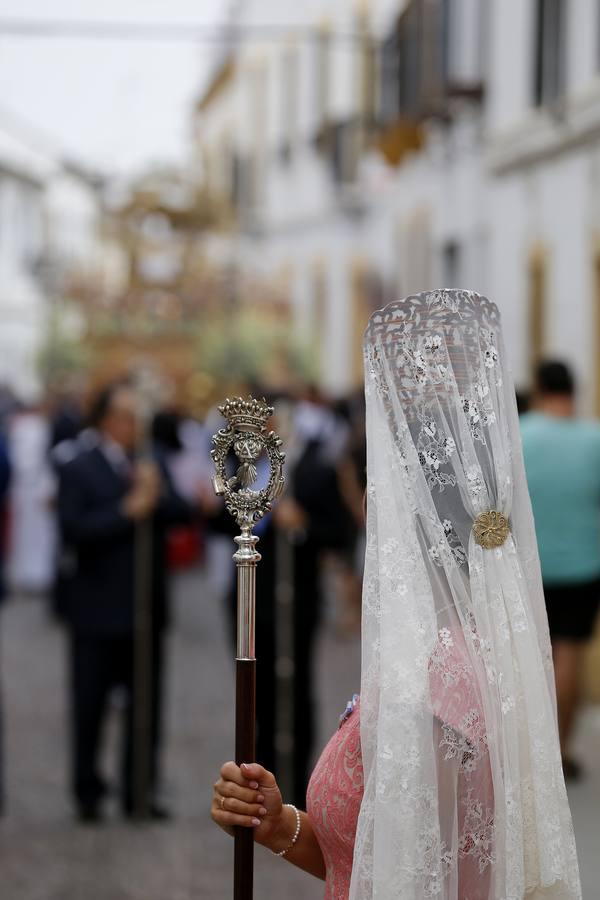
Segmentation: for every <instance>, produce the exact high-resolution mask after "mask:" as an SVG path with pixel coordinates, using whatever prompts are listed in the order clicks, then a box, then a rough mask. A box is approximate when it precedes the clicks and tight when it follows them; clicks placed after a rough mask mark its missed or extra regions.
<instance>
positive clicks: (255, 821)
mask: <svg viewBox="0 0 600 900" xmlns="http://www.w3.org/2000/svg"><path fill="white" fill-rule="evenodd" d="M252 824H253V825H260V824H261V821H260V819H252Z"/></svg>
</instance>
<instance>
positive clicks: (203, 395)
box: [0, 0, 600, 900]
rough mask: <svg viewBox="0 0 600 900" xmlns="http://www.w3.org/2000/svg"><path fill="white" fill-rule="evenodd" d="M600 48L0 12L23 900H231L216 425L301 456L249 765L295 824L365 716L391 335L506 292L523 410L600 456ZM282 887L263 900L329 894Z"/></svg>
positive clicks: (400, 9) (108, 13) (566, 41)
mask: <svg viewBox="0 0 600 900" xmlns="http://www.w3.org/2000/svg"><path fill="white" fill-rule="evenodd" d="M598 35H600V6H599V4H597V3H596V2H593V0H577V2H574V3H569V2H568V0H520V2H518V3H517V2H506V0H487V2H479V0H305V2H304V3H303V4H295V3H291V2H289V0H277V2H275V0H203V2H201V3H198V2H197V0H171V2H170V3H169V4H168V6H166V5H165V4H163V3H159V2H152V0H146V2H142V0H119V2H116V0H105V2H103V3H102V4H100V3H97V2H88V3H86V4H81V3H76V2H74V0H55V2H53V3H52V4H50V5H49V4H45V3H43V2H42V0H21V2H20V3H19V5H18V9H15V8H14V5H13V4H9V3H8V2H7V0H0V495H1V497H2V517H1V522H2V525H1V531H2V550H1V553H0V560H1V563H2V570H3V581H4V599H3V601H2V607H1V609H0V647H1V659H0V696H1V706H0V710H1V711H0V723H1V724H0V796H1V798H2V800H3V803H2V811H3V814H2V817H1V818H0V883H1V884H2V889H1V894H2V900H34V898H35V900H134V898H135V900H165V898H167V897H168V898H169V900H188V898H189V900H192V898H196V897H206V898H211V900H212V898H215V900H221V898H223V900H225V898H227V897H229V896H231V889H230V883H231V856H232V854H231V849H232V848H231V842H230V841H228V839H227V838H225V836H224V835H222V834H221V833H220V832H219V831H218V830H217V828H216V827H215V826H214V825H213V824H212V823H211V822H210V819H209V816H208V807H209V803H210V796H211V789H212V784H213V782H214V781H215V779H216V777H217V774H218V769H219V766H220V764H221V763H222V762H223V761H225V760H226V759H229V758H230V757H231V755H232V747H233V712H232V699H233V665H232V662H231V660H232V658H233V642H232V608H233V594H232V586H233V572H232V564H231V561H230V557H231V554H232V553H233V550H234V545H233V541H232V538H233V535H234V534H235V531H234V530H232V526H231V525H230V524H229V520H228V518H227V516H226V514H225V513H224V511H223V510H222V509H221V507H220V506H219V504H218V503H217V502H216V501H215V500H214V498H213V496H212V488H211V481H210V478H211V474H212V469H211V465H212V464H211V461H210V457H209V451H210V446H211V444H210V438H211V436H212V434H213V433H214V432H215V431H216V430H217V429H218V428H219V427H221V426H222V424H223V420H222V419H221V417H220V416H219V414H218V411H217V408H216V407H217V405H218V403H220V402H221V401H222V400H223V399H224V398H225V397H227V396H236V395H245V394H247V392H248V391H252V393H253V394H254V395H255V396H257V395H258V396H263V395H264V396H266V397H267V398H268V399H269V401H270V402H272V403H273V404H274V406H275V419H274V427H275V428H276V429H277V430H278V431H279V432H280V433H281V434H282V437H283V438H284V443H285V446H286V450H287V451H288V459H289V463H288V467H289V474H290V476H291V477H290V486H289V489H288V494H287V496H286V497H285V498H284V500H283V501H282V502H281V504H280V507H279V509H278V510H275V512H274V514H273V515H272V516H271V517H269V519H268V520H267V521H266V522H265V523H264V530H263V531H261V532H260V535H261V545H260V549H261V552H263V556H264V559H263V563H261V566H263V574H262V582H261V580H259V621H258V628H259V638H258V641H259V658H262V659H263V670H262V674H261V673H260V672H259V716H260V715H261V710H262V718H263V721H262V723H259V729H260V736H259V753H260V754H261V761H264V762H265V764H266V765H272V766H273V767H275V766H279V771H281V772H282V779H283V780H284V782H285V784H286V787H287V793H286V796H287V797H288V798H294V799H295V801H296V802H297V803H298V804H299V805H301V804H302V803H303V798H302V793H303V785H305V782H306V777H307V774H308V772H309V771H310V768H311V765H312V764H313V763H314V761H315V758H316V756H317V755H318V752H319V749H320V748H321V747H322V746H323V744H324V743H325V741H326V740H327V738H328V735H329V734H330V733H331V732H332V731H333V730H334V729H335V727H336V724H337V717H338V715H339V713H341V712H342V711H343V709H344V706H345V704H346V701H347V700H348V699H349V698H350V697H351V695H352V693H353V692H354V691H357V690H358V689H359V686H360V674H359V672H360V649H359V622H360V590H361V551H362V549H363V524H364V523H363V512H362V492H363V489H364V474H365V473H364V468H365V451H364V421H363V404H362V396H361V390H362V354H361V341H362V334H363V331H364V327H365V325H366V322H367V320H368V318H369V316H370V314H371V313H372V312H373V311H374V310H375V309H378V308H380V307H382V306H383V305H385V304H386V303H387V302H389V301H390V300H391V299H394V298H397V297H399V296H402V295H406V294H409V293H411V292H416V291H421V290H430V289H435V288H437V287H440V286H447V287H465V288H469V289H472V290H475V291H478V292H480V293H482V294H485V295H487V296H489V297H490V298H492V299H494V300H495V301H496V302H497V303H498V305H499V306H500V309H501V312H502V316H503V321H504V332H505V340H506V343H507V345H508V350H509V355H510V358H511V361H512V367H513V374H514V377H515V382H516V386H517V389H518V392H519V402H520V404H521V407H522V410H523V412H526V410H527V409H533V410H534V412H533V413H532V415H535V416H540V415H543V416H544V417H545V418H546V419H550V420H552V421H554V419H555V418H559V419H561V420H562V419H564V418H569V419H571V418H576V419H577V421H579V418H581V419H585V420H586V421H587V424H588V425H589V427H590V428H591V429H592V430H591V431H589V432H586V435H587V437H586V438H585V440H588V438H589V440H591V441H596V445H600V440H597V437H595V436H597V434H600V432H598V431H597V429H598V428H600V426H599V425H598V422H597V419H598V417H600V40H599V38H598ZM548 360H551V361H555V363H556V362H557V361H558V363H559V369H556V366H555V368H551V369H549V370H548V369H544V370H543V372H545V373H546V374H545V375H544V377H543V378H541V380H540V375H539V373H540V371H541V370H540V368H539V366H540V364H542V363H544V362H545V361H548ZM560 364H564V366H563V368H560ZM557 371H558V372H559V374H560V373H561V372H562V375H561V377H560V378H558V381H557V378H556V377H555V376H556V372H557ZM548 373H550V374H548ZM542 382H543V383H542ZM548 396H550V400H548ZM556 396H558V397H559V401H558V404H557V402H556ZM544 404H545V405H544ZM531 421H532V420H531V419H529V422H530V423H531ZM534 425H535V422H534ZM586 427H587V425H586ZM526 432H527V429H526V428H524V434H526ZM530 432H531V429H530ZM140 434H143V440H140V437H139V436H140ZM590 435H591V437H589V436H590ZM534 437H535V435H534ZM561 440H562V438H561ZM557 441H558V438H557ZM556 446H558V443H557V444H556ZM561 446H563V445H562V444H561ZM526 450H527V447H526ZM536 452H537V451H536ZM536 452H534V453H532V456H531V458H532V459H533V463H532V462H530V460H529V459H528V477H530V479H531V483H532V484H533V483H534V482H535V483H536V486H537V487H536V490H539V492H540V495H543V494H544V491H545V490H546V488H547V487H548V485H549V484H550V485H551V484H553V483H559V484H561V485H564V486H565V491H566V493H567V494H568V489H567V487H566V485H567V484H568V483H569V482H568V477H574V475H573V473H572V472H571V473H570V475H569V476H568V473H566V472H565V475H564V481H563V480H562V476H561V475H558V476H554V475H552V474H551V473H549V472H548V471H547V470H546V469H545V470H544V472H543V473H542V472H541V469H540V470H538V468H537V466H536V462H535V460H536ZM594 452H596V451H594ZM555 455H556V456H557V457H558V460H557V464H558V465H560V462H561V460H563V459H564V458H565V453H564V452H563V451H562V450H561V452H560V453H558V452H557V453H556V454H555ZM142 457H143V458H142ZM594 459H597V472H596V470H594V471H595V473H596V474H595V478H596V479H600V452H598V454H597V456H596V457H594ZM575 468H577V466H575ZM575 474H576V473H575ZM592 474H594V473H592ZM538 476H539V477H538ZM536 478H537V480H536ZM540 479H541V486H540ZM544 479H545V481H544ZM591 491H592V488H588V494H589V493H590V492H591ZM570 499H571V501H572V499H573V498H572V496H571V497H570ZM567 500H569V497H567ZM540 502H541V501H540ZM593 503H594V504H595V503H598V504H600V499H599V498H596V497H595V495H594V500H593ZM535 505H536V504H535V496H534V512H535ZM571 505H572V506H574V507H575V512H574V513H573V515H574V516H575V517H577V507H578V504H577V503H576V502H575V503H572V504H571ZM567 506H568V503H566V504H565V506H563V503H562V500H561V502H560V504H559V505H558V507H557V505H556V503H555V504H554V506H553V509H554V510H555V511H556V510H557V509H558V510H559V511H562V513H563V515H564V516H566V515H567V512H566V510H567ZM540 508H542V507H541V506H540ZM590 514H591V515H592V516H594V515H595V516H596V518H595V519H594V520H593V522H594V524H593V528H596V527H600V506H599V507H598V509H595V507H594V508H592V510H591V513H590ZM559 519H560V516H559ZM144 523H151V528H150V526H149V528H148V530H149V531H150V530H151V531H152V541H153V542H154V543H153V552H152V553H150V552H146V557H145V561H146V563H147V566H146V569H145V568H144V563H143V562H142V563H140V558H141V559H142V560H143V559H144V555H143V554H142V555H141V556H140V553H139V552H138V549H136V548H139V546H141V542H140V540H139V535H140V534H141V533H142V532H143V531H144ZM559 524H560V527H558V526H557V527H556V528H555V532H562V533H564V535H568V534H576V533H578V532H577V528H578V527H583V526H582V524H581V522H579V525H578V523H577V522H575V521H574V520H573V521H570V520H569V521H567V520H566V519H565V521H564V522H562V521H561V522H560V523H559ZM587 533H588V536H589V529H588V530H587ZM540 542H542V536H541V535H540ZM148 546H149V545H147V547H148ZM542 549H543V548H542ZM593 552H597V556H598V560H600V542H599V543H598V547H597V550H596V551H593V548H592V555H593ZM547 553H548V554H549V556H550V557H552V558H554V559H556V554H554V553H553V551H552V550H550V551H548V550H547ZM567 555H568V554H567ZM572 562H573V560H569V563H572ZM576 562H577V561H576ZM584 562H585V565H584V568H585V571H586V573H587V575H586V578H587V580H585V579H584V578H583V575H581V577H579V574H578V572H577V571H576V569H577V566H576V564H575V563H573V566H575V568H574V569H573V568H571V569H569V570H568V571H567V568H568V567H567V568H565V571H564V573H563V574H564V577H562V574H561V572H558V575H557V573H556V572H553V573H552V575H551V577H550V578H549V580H548V584H549V585H550V587H552V588H554V587H556V584H558V585H559V587H560V589H561V591H562V592H563V594H564V592H565V590H567V588H566V587H565V585H567V586H569V585H570V584H571V582H573V583H574V584H576V585H577V586H578V587H581V583H583V581H584V580H585V584H586V586H588V587H589V585H588V582H589V584H590V585H591V588H589V590H587V593H586V596H585V604H586V610H587V611H588V612H587V614H586V622H585V623H582V622H581V621H580V618H577V624H576V629H575V630H576V631H577V634H576V635H575V638H573V635H572V634H567V635H566V637H567V640H566V643H567V644H568V647H567V651H568V653H569V652H570V651H571V650H573V646H572V645H573V643H576V645H577V646H576V656H575V655H573V654H572V655H571V656H569V655H568V653H567V656H564V657H561V666H562V664H563V663H564V666H565V668H564V669H562V668H561V671H565V672H567V682H568V681H569V678H571V677H572V676H573V678H574V675H573V673H575V675H576V681H577V686H576V690H575V689H574V688H573V689H572V690H571V688H570V687H568V685H567V688H568V689H567V688H565V690H566V691H567V693H569V691H571V695H572V696H571V695H570V696H569V698H568V702H567V706H569V708H570V709H571V710H572V711H574V716H573V717H572V718H573V721H574V725H573V728H571V724H570V716H567V718H569V727H568V729H567V730H568V752H569V759H568V760H567V762H568V763H569V765H570V766H572V771H571V772H570V774H571V776H572V777H570V778H569V784H568V787H569V794H570V798H571V802H572V807H573V814H574V820H575V827H576V832H577V839H578V847H579V852H580V856H581V864H582V877H583V880H584V898H585V900H596V898H598V897H600V889H599V888H598V885H599V884H600V856H599V854H598V834H599V833H600V632H599V630H598V627H597V626H598V622H597V618H598V617H597V616H595V615H594V612H595V609H596V605H597V603H598V600H600V582H598V584H597V583H596V580H594V579H596V576H598V577H600V562H598V565H597V566H596V567H595V568H594V566H595V561H594V560H591V561H590V559H586V560H585V561H584ZM565 565H566V564H565ZM586 566H587V568H586ZM581 571H582V572H583V569H582V570H581ZM588 575H589V578H588ZM592 575H594V579H592ZM260 578H261V576H260V575H259V579H260ZM545 579H546V575H545ZM142 582H144V583H146V584H147V599H148V603H149V604H150V607H149V608H150V609H151V612H152V616H151V618H152V626H151V628H150V630H149V631H148V634H147V635H146V639H147V645H148V648H149V650H148V653H149V656H148V685H147V690H146V694H145V698H144V703H145V705H146V706H147V712H148V715H149V720H148V735H147V741H146V743H147V745H148V746H147V747H145V752H147V754H148V758H147V760H146V763H147V765H148V766H149V769H150V770H151V771H149V772H148V773H147V782H148V783H147V785H146V787H147V788H148V791H147V796H146V797H145V798H144V803H143V805H145V809H144V815H143V816H142V818H144V819H146V820H147V821H144V822H143V823H138V822H136V821H133V819H135V818H136V816H137V813H138V812H139V810H137V809H136V802H137V801H136V800H135V797H134V794H135V791H136V788H135V769H136V760H137V753H138V751H139V747H137V748H136V747H134V749H133V751H131V746H130V744H131V740H130V739H131V732H132V731H133V730H134V723H133V721H132V719H133V710H134V707H135V706H136V704H135V703H134V701H133V699H132V696H133V694H132V690H133V688H132V685H133V681H134V678H133V657H134V643H135V640H134V627H133V610H134V606H135V605H136V604H137V603H138V599H139V597H138V595H139V593H140V591H139V584H140V583H142ZM594 592H595V593H594ZM290 596H291V597H292V598H293V603H292V609H293V612H292V613H290V610H289V608H287V607H286V600H285V598H286V597H287V598H288V599H289V597H290ZM568 596H570V595H568V590H567V599H568ZM81 597H86V603H87V606H86V607H85V609H84V605H83V604H81V602H78V601H81ZM106 598H109V600H110V602H109V603H106V604H104V600H105V599H106ZM88 601H89V602H88ZM583 602H584V601H583V599H582V601H581V603H582V605H583ZM94 604H95V605H94ZM136 608H137V607H136ZM286 608H287V613H286V612H285V610H286ZM567 618H568V617H567ZM573 619H575V615H573ZM281 621H287V625H288V626H290V627H291V626H293V632H294V637H292V638H290V635H289V634H288V635H287V638H286V635H285V634H283V635H282V628H281ZM562 624H563V625H564V622H563V623H562ZM567 626H568V623H567ZM574 627H575V626H574ZM284 630H285V629H284ZM568 630H569V629H568V627H567V631H568ZM560 636H562V638H565V635H564V634H562V635H560ZM560 636H559V637H560ZM290 641H291V643H290ZM142 643H143V642H142ZM261 643H262V646H260V645H261ZM563 643H565V641H563ZM138 650H139V647H138ZM163 651H164V657H163ZM574 653H575V651H574ZM293 671H295V673H296V679H295V684H292V681H291V679H290V672H293ZM161 698H162V702H161ZM261 698H262V699H261ZM161 710H162V713H161ZM123 723H124V724H125V728H124V729H123V728H122V727H121V726H122V724H123ZM160 723H162V727H161V726H160ZM566 740H567V739H566V738H565V742H566ZM142 744H143V742H142ZM123 746H124V747H125V749H124V751H123ZM144 746H145V745H144ZM565 748H566V743H565ZM565 748H563V749H565ZM294 751H295V752H294ZM131 752H133V757H134V758H133V761H132V757H131ZM121 755H122V756H123V759H122V760H119V757H120V756H121ZM292 759H293V762H292ZM142 793H143V792H142ZM257 859H258V862H257V866H258V871H257V896H271V895H272V896H282V895H283V894H284V892H285V895H286V896H287V897H288V898H290V900H309V898H311V900H312V898H315V900H316V898H317V897H319V896H322V886H321V885H320V884H319V883H318V882H316V881H313V880H311V879H310V878H308V877H306V876H304V877H303V876H302V874H301V873H298V872H296V871H291V867H288V866H286V865H285V864H284V863H283V862H282V861H281V860H276V859H274V858H270V857H269V856H268V855H267V854H266V853H262V852H259V853H258V854H257Z"/></svg>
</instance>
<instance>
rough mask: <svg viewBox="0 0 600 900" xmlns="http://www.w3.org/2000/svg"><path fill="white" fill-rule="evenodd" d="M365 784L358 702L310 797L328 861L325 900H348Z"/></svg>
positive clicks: (325, 756) (315, 779)
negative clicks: (355, 839) (355, 840)
mask: <svg viewBox="0 0 600 900" xmlns="http://www.w3.org/2000/svg"><path fill="white" fill-rule="evenodd" d="M363 783H364V782H363V765H362V756H361V752H360V710H359V705H358V704H357V706H356V708H355V709H354V712H353V713H352V715H351V716H350V717H349V718H348V719H347V720H346V721H345V722H343V723H342V725H341V726H340V728H339V729H338V731H336V732H335V734H334V735H333V737H332V738H331V740H330V741H329V743H328V744H327V746H326V747H325V749H324V751H323V753H322V754H321V758H320V759H319V761H318V763H317V765H316V767H315V770H314V772H313V774H312V777H311V779H310V783H309V785H308V792H307V797H306V799H307V813H308V816H309V818H310V821H311V824H312V827H313V829H314V832H315V834H316V836H317V840H318V841H319V845H320V847H321V850H322V852H323V859H324V860H325V867H326V871H327V879H326V882H325V900H347V897H348V893H349V891H350V876H351V875H352V858H353V854H354V838H355V835H356V825H357V822H358V813H359V811H360V804H361V801H362V796H363Z"/></svg>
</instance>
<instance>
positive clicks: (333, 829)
mask: <svg viewBox="0 0 600 900" xmlns="http://www.w3.org/2000/svg"><path fill="white" fill-rule="evenodd" d="M429 686H430V702H431V711H432V735H435V737H436V740H437V742H438V746H439V750H440V753H439V771H438V790H439V791H440V813H441V812H442V810H443V811H444V816H443V817H442V818H441V819H440V830H441V835H442V839H443V840H445V841H446V843H448V844H449V843H450V842H451V840H452V839H453V831H454V829H456V830H457V831H458V859H457V866H456V868H455V870H454V872H453V874H452V875H449V878H448V881H447V883H446V884H445V893H444V897H453V898H458V900H467V898H469V900H487V898H488V897H489V896H490V889H491V870H492V861H493V858H494V846H493V830H494V794H493V782H492V773H491V768H490V762H489V748H488V743H487V734H486V730H485V725H484V714H483V709H482V704H481V698H480V696H479V690H478V688H477V680H476V679H475V677H474V673H473V669H472V667H471V664H470V661H469V658H468V653H467V649H466V645H465V643H464V638H463V637H462V635H461V634H460V632H459V631H458V629H456V630H454V631H452V632H451V631H449V630H447V629H445V630H444V629H442V631H441V632H440V640H439V643H438V645H437V646H436V648H435V649H434V651H433V653H432V655H431V659H430V664H429ZM363 787H364V772H363V763H362V755H361V746H360V703H359V702H358V703H357V704H356V707H355V708H354V711H353V712H352V713H351V715H350V716H349V718H347V719H346V721H344V722H343V724H342V725H341V727H340V728H339V730H338V731H337V732H336V733H335V734H334V735H333V737H332V738H331V740H330V741H329V743H328V744H327V746H326V747H325V750H324V751H323V753H322V755H321V758H320V759H319V761H318V763H317V765H316V767H315V770H314V772H313V774H312V778H311V780H310V783H309V785H308V792H307V813H308V816H309V818H310V821H311V824H312V826H313V829H314V832H315V834H316V836H317V840H318V841H319V845H320V847H321V850H322V853H323V859H324V861H325V868H326V883H325V900H348V894H349V892H350V879H351V876H352V861H353V855H354V841H355V837H356V828H357V824H358V816H359V812H360V806H361V802H362V797H363ZM448 828H449V829H450V832H449V833H448V834H446V831H447V830H448Z"/></svg>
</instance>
